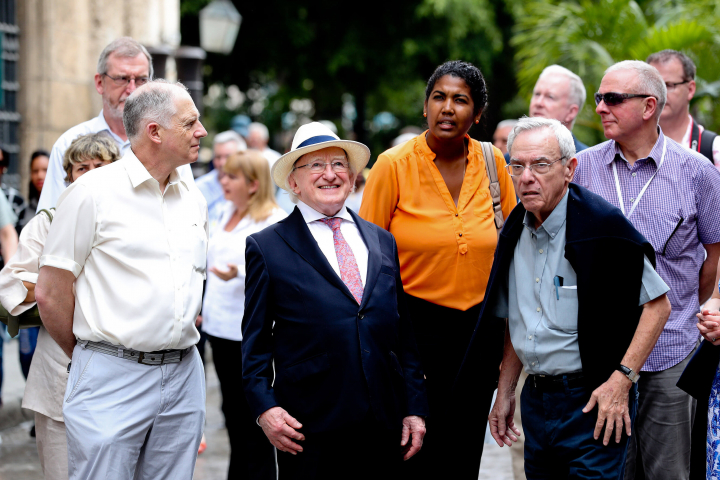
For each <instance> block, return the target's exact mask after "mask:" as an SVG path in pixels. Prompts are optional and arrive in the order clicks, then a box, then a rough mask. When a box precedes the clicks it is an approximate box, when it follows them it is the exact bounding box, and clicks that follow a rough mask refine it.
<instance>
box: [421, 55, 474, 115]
mask: <svg viewBox="0 0 720 480" xmlns="http://www.w3.org/2000/svg"><path fill="white" fill-rule="evenodd" d="M445 75H452V76H453V77H457V78H462V79H463V80H465V83H467V86H468V87H470V96H471V97H472V100H473V105H474V107H475V108H474V110H475V113H478V112H479V111H481V110H483V109H484V108H485V106H486V105H487V87H486V86H485V77H483V74H482V72H481V71H480V69H479V68H477V67H476V66H475V65H473V64H472V63H468V62H463V61H461V60H451V61H449V62H445V63H443V64H442V65H440V66H439V67H437V68H436V69H435V71H434V72H433V74H432V75H431V76H430V79H429V80H428V83H427V87H426V88H425V101H427V100H428V99H429V98H430V94H431V93H432V90H433V88H435V82H437V81H438V80H440V79H441V78H442V77H444V76H445Z"/></svg>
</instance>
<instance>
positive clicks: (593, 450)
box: [520, 376, 637, 480]
mask: <svg viewBox="0 0 720 480" xmlns="http://www.w3.org/2000/svg"><path fill="white" fill-rule="evenodd" d="M591 394H592V389H590V388H586V387H577V388H569V387H568V386H567V384H566V385H565V386H562V385H561V386H560V388H559V389H558V390H555V389H552V390H551V389H543V388H542V387H536V386H535V385H534V382H533V377H532V376H530V377H528V379H527V380H526V381H525V386H524V387H523V391H522V394H521V397H520V403H521V408H522V418H523V429H524V433H525V475H526V477H527V479H528V480H560V479H564V478H567V479H583V480H586V479H587V480H589V479H597V480H601V479H602V480H606V479H617V480H622V478H623V476H624V472H625V457H626V455H627V444H628V437H627V435H626V434H625V433H624V432H625V429H624V428H623V434H622V437H621V438H620V443H615V432H613V435H612V437H611V439H610V443H608V445H607V446H604V445H603V444H602V439H603V437H602V434H604V433H605V430H604V429H603V432H602V434H601V436H600V438H599V439H598V440H595V439H594V438H593V431H594V430H595V423H596V422H597V415H598V409H597V406H596V407H595V408H594V409H593V410H592V411H591V412H588V413H583V412H582V409H583V408H584V407H585V405H586V404H587V402H588V400H590V395H591ZM629 403H630V419H631V421H633V422H634V421H635V415H636V414H637V386H633V387H632V388H631V389H630V402H629Z"/></svg>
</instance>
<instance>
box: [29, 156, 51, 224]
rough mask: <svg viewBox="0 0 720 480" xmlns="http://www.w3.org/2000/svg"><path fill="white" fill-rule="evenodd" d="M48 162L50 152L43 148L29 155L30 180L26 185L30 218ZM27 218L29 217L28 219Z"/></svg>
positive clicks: (38, 197) (36, 202)
mask: <svg viewBox="0 0 720 480" xmlns="http://www.w3.org/2000/svg"><path fill="white" fill-rule="evenodd" d="M49 164H50V154H49V153H48V152H46V151H45V150H37V151H35V152H33V153H32V155H30V182H29V185H28V201H27V204H28V210H29V211H32V215H31V216H30V218H32V216H33V215H35V211H36V210H37V205H38V200H40V193H41V192H42V187H43V184H44V183H45V176H46V175H47V169H48V165H49ZM28 220H29V219H28Z"/></svg>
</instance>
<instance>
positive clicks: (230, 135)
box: [213, 130, 247, 152]
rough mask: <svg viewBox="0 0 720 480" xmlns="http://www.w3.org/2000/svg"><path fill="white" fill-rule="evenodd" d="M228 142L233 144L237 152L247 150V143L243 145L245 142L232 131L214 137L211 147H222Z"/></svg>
mask: <svg viewBox="0 0 720 480" xmlns="http://www.w3.org/2000/svg"><path fill="white" fill-rule="evenodd" d="M228 142H235V145H237V151H238V152H242V151H244V150H247V143H245V140H243V138H242V137H241V136H240V134H239V133H237V132H236V131H234V130H225V131H224V132H220V133H218V134H217V135H215V137H213V147H214V146H215V145H222V144H223V143H228Z"/></svg>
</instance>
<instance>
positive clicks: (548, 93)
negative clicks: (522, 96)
mask: <svg viewBox="0 0 720 480" xmlns="http://www.w3.org/2000/svg"><path fill="white" fill-rule="evenodd" d="M577 114H578V106H577V105H574V104H570V79H569V78H567V77H566V76H564V75H557V74H549V75H545V76H544V77H542V78H539V79H538V81H537V83H536V84H535V88H534V89H533V95H532V99H531V100H530V116H531V117H543V118H552V119H555V120H557V121H559V122H560V123H562V124H563V125H565V126H567V127H570V125H571V124H572V122H573V120H575V117H576V116H577Z"/></svg>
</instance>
